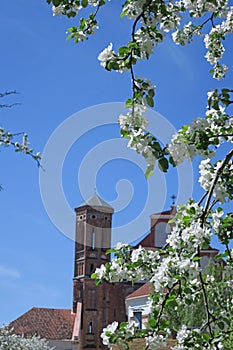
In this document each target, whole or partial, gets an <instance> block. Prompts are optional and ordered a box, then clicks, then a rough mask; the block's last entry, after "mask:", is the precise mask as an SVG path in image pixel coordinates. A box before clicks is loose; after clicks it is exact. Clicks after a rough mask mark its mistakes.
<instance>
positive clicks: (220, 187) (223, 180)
mask: <svg viewBox="0 0 233 350" xmlns="http://www.w3.org/2000/svg"><path fill="white" fill-rule="evenodd" d="M221 166H222V161H217V162H216V164H215V165H214V166H213V165H212V164H211V162H210V159H205V160H202V161H201V163H200V165H199V169H200V175H201V176H200V178H199V183H200V185H201V187H203V188H204V190H206V191H209V190H210V188H211V186H212V183H213V181H214V180H215V179H216V181H215V185H214V188H213V195H214V197H215V199H216V200H217V201H219V202H220V203H222V204H223V203H224V202H226V199H228V200H230V199H232V198H233V183H232V180H231V179H232V172H233V163H232V161H231V160H230V161H229V163H228V164H226V166H225V167H224V168H223V169H222V170H221ZM220 170H221V171H220Z"/></svg>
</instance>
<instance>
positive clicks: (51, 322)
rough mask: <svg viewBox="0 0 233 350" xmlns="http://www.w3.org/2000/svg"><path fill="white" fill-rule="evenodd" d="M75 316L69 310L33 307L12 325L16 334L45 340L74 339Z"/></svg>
mask: <svg viewBox="0 0 233 350" xmlns="http://www.w3.org/2000/svg"><path fill="white" fill-rule="evenodd" d="M74 320H75V314H73V313H72V312H71V310H69V309H48V308H39V307H33V308H32V309H30V310H29V311H27V312H25V314H23V315H22V316H20V317H18V318H17V319H16V320H14V321H12V322H11V323H10V327H12V328H13V329H14V333H15V334H19V335H21V334H24V335H25V336H26V337H31V336H33V335H38V336H40V337H41V338H45V339H56V340H62V339H63V340H65V339H67V340H68V339H72V333H73V326H74Z"/></svg>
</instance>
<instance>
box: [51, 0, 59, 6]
mask: <svg viewBox="0 0 233 350" xmlns="http://www.w3.org/2000/svg"><path fill="white" fill-rule="evenodd" d="M52 2H53V5H54V6H59V5H60V3H61V1H60V0H53V1H52Z"/></svg>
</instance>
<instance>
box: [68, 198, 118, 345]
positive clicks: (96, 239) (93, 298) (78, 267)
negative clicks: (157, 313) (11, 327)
mask: <svg viewBox="0 0 233 350" xmlns="http://www.w3.org/2000/svg"><path fill="white" fill-rule="evenodd" d="M75 212H76V242H75V262H74V290H73V312H74V313H76V315H77V317H76V319H78V323H79V324H78V325H77V327H78V328H79V330H78V331H77V334H78V336H77V338H78V339H77V340H78V343H79V349H85V348H95V349H102V348H105V347H103V345H102V341H101V339H100V333H101V332H102V329H103V327H105V326H106V324H107V323H108V322H109V315H108V313H109V307H110V306H109V304H110V302H109V297H110V295H109V287H110V286H109V284H107V283H106V282H105V283H101V284H100V285H99V286H96V284H95V281H94V280H93V279H91V274H92V273H93V272H94V271H95V269H96V268H97V267H100V266H101V264H106V262H109V261H110V255H109V254H106V251H107V250H108V249H109V248H110V247H111V227H112V214H113V212H114V210H113V208H112V207H111V206H110V205H109V204H108V203H106V202H105V201H104V200H103V199H102V198H100V197H99V196H98V195H97V194H94V195H93V196H92V197H91V198H89V199H88V200H87V201H86V202H85V203H82V204H81V205H79V206H78V207H77V208H76V209H75ZM110 288H111V287H110Z"/></svg>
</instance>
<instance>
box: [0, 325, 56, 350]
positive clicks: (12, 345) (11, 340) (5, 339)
mask: <svg viewBox="0 0 233 350" xmlns="http://www.w3.org/2000/svg"><path fill="white" fill-rule="evenodd" d="M19 349H24V350H53V349H54V348H51V347H50V346H49V345H48V342H47V341H46V340H45V339H42V338H40V337H37V336H33V337H31V338H25V337H24V336H20V335H16V334H13V330H11V329H9V327H7V326H4V327H2V328H1V329H0V350H19Z"/></svg>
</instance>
